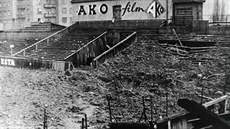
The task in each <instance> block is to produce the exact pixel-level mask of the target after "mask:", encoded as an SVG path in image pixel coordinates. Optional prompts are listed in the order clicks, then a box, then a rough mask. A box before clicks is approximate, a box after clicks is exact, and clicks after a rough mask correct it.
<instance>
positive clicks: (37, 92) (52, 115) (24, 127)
mask: <svg viewBox="0 0 230 129" xmlns="http://www.w3.org/2000/svg"><path fill="white" fill-rule="evenodd" d="M89 78H90V79H89ZM70 80H71V81H70ZM73 80H74V81H73ZM85 80H89V81H91V82H88V81H85ZM95 81H97V80H95V79H94V78H93V77H90V76H87V75H86V73H84V71H78V72H76V76H75V77H73V76H72V77H71V78H70V77H69V78H68V76H63V73H58V72H54V71H49V70H39V71H37V70H27V69H18V68H9V67H2V66H1V67H0V129H39V128H43V118H44V115H43V114H44V108H45V107H46V106H47V108H46V109H47V112H48V113H47V115H48V128H49V129H78V128H80V126H81V119H82V118H83V117H84V114H87V115H88V119H89V126H90V127H91V128H92V127H93V124H92V122H91V120H90V119H91V117H92V116H93V114H94V113H95V110H98V109H97V108H98V106H96V105H97V104H96V103H97V102H96V101H92V100H93V98H95V96H96V95H95V94H94V93H93V92H90V91H87V92H85V91H84V87H88V88H89V89H88V90H90V85H94V84H95V83H97V85H98V84H99V85H100V82H95ZM83 91H84V92H83ZM83 93H84V94H83ZM89 100H91V102H93V104H94V105H92V104H90V101H89ZM90 122H91V123H90Z"/></svg>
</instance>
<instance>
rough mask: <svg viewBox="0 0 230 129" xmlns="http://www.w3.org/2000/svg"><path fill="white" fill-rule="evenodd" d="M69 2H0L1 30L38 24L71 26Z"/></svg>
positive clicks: (10, 0)
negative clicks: (47, 23) (49, 23)
mask: <svg viewBox="0 0 230 129" xmlns="http://www.w3.org/2000/svg"><path fill="white" fill-rule="evenodd" d="M70 1H71V0H1V1H0V18H1V20H0V24H2V26H3V27H2V28H1V30H18V29H23V28H25V27H28V26H31V25H32V24H36V23H38V22H52V23H56V24H60V25H64V26H69V25H71V24H72V23H73V22H72V11H71V10H72V7H71V2H70Z"/></svg>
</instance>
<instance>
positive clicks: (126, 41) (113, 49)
mask: <svg viewBox="0 0 230 129" xmlns="http://www.w3.org/2000/svg"><path fill="white" fill-rule="evenodd" d="M135 38H136V32H133V33H132V34H131V35H129V36H128V37H126V38H125V39H124V40H122V41H120V42H119V43H117V44H116V45H114V46H113V47H111V48H110V49H109V50H107V51H105V52H103V53H102V54H100V55H99V56H97V57H96V58H94V59H93V61H92V62H91V67H92V68H96V67H97V66H98V65H99V64H100V63H103V62H104V61H105V60H106V59H107V58H109V57H114V56H115V55H116V54H117V53H118V52H120V51H121V50H123V49H124V48H126V47H127V46H129V45H130V44H132V42H133V41H134V40H135Z"/></svg>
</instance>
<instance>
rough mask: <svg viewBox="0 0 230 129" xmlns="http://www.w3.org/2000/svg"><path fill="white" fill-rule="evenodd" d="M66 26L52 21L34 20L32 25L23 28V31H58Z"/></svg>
mask: <svg viewBox="0 0 230 129" xmlns="http://www.w3.org/2000/svg"><path fill="white" fill-rule="evenodd" d="M64 28H65V26H61V25H58V24H54V23H51V22H44V23H39V22H33V23H32V25H31V26H30V27H26V28H24V29H22V30H21V31H23V32H46V31H58V30H62V29H64Z"/></svg>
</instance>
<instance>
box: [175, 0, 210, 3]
mask: <svg viewBox="0 0 230 129" xmlns="http://www.w3.org/2000/svg"><path fill="white" fill-rule="evenodd" d="M205 1H206V0H172V2H173V3H191V2H196V3H197V2H198V3H203V2H205Z"/></svg>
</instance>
